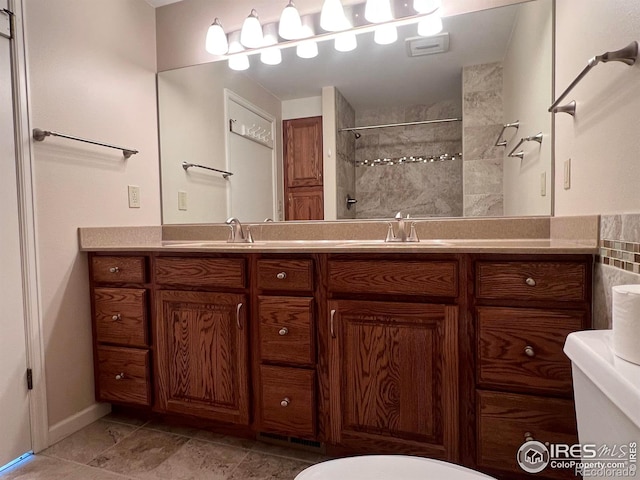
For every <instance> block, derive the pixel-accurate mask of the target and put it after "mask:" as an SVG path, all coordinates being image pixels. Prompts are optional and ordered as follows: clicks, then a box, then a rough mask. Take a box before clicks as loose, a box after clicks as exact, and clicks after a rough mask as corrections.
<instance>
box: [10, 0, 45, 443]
mask: <svg viewBox="0 0 640 480" xmlns="http://www.w3.org/2000/svg"><path fill="white" fill-rule="evenodd" d="M9 8H10V9H11V11H12V12H13V13H14V15H13V21H14V24H13V26H14V32H13V33H14V38H13V41H12V42H11V54H12V77H13V86H14V98H15V101H14V105H15V108H14V126H15V135H16V157H17V162H16V173H17V177H18V178H17V183H18V222H19V225H20V246H21V249H22V255H21V263H22V288H23V295H24V298H23V302H24V312H25V335H26V339H25V340H26V342H25V343H26V349H27V352H26V353H27V365H28V368H31V370H32V372H33V389H32V390H31V391H30V393H29V413H30V425H31V447H32V449H33V451H34V452H39V451H41V450H44V449H45V448H47V447H48V446H49V420H48V415H47V392H46V378H45V356H44V351H45V350H44V339H43V335H42V332H43V328H42V315H41V311H42V310H41V304H40V290H39V286H38V272H39V268H38V260H37V253H38V250H37V246H36V227H35V208H34V189H33V157H32V151H31V146H32V139H31V133H30V132H31V125H30V120H29V119H30V108H29V107H30V103H29V85H28V72H27V54H26V46H25V41H26V38H25V28H24V1H23V0H9Z"/></svg>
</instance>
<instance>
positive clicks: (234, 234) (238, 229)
mask: <svg viewBox="0 0 640 480" xmlns="http://www.w3.org/2000/svg"><path fill="white" fill-rule="evenodd" d="M225 223H226V224H227V225H229V227H230V228H231V231H230V232H229V239H228V240H227V242H228V243H253V237H252V236H251V230H250V228H249V227H248V226H247V234H246V235H245V233H244V231H243V230H242V224H241V223H240V220H238V219H237V218H236V217H231V218H228V219H227V221H226V222H225Z"/></svg>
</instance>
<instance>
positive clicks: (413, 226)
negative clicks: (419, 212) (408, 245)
mask: <svg viewBox="0 0 640 480" xmlns="http://www.w3.org/2000/svg"><path fill="white" fill-rule="evenodd" d="M419 241H420V239H419V238H418V233H417V232H416V222H411V230H410V232H409V237H407V242H419Z"/></svg>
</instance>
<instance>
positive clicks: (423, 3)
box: [413, 0, 442, 13]
mask: <svg viewBox="0 0 640 480" xmlns="http://www.w3.org/2000/svg"><path fill="white" fill-rule="evenodd" d="M441 6H442V0H413V9H414V10H415V11H416V12H418V13H433V12H435V11H436V10H438V9H439V8H440V7H441Z"/></svg>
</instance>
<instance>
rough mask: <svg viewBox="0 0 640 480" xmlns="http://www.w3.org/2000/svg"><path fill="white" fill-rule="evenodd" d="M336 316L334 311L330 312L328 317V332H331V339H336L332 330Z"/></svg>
mask: <svg viewBox="0 0 640 480" xmlns="http://www.w3.org/2000/svg"><path fill="white" fill-rule="evenodd" d="M335 316H336V311H335V310H331V316H330V317H329V331H330V332H331V338H336V331H335V330H334V326H333V322H334V317H335Z"/></svg>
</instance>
